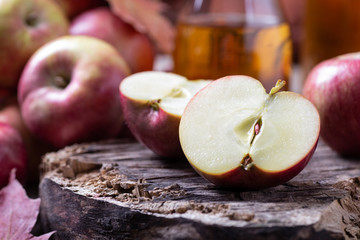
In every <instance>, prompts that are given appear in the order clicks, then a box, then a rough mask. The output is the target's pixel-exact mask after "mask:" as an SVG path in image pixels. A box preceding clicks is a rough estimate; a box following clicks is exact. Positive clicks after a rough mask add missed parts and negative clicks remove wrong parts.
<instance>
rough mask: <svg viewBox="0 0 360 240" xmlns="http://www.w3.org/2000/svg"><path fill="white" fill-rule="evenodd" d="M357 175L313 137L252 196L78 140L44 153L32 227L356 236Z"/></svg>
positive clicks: (218, 235) (125, 234)
mask: <svg viewBox="0 0 360 240" xmlns="http://www.w3.org/2000/svg"><path fill="white" fill-rule="evenodd" d="M359 176H360V160H356V159H346V158H342V157H340V156H338V155H337V154H336V153H334V152H333V151H332V150H330V148H329V147H327V146H326V145H325V144H324V143H323V142H322V141H320V142H319V145H318V147H317V150H316V151H315V154H314V156H313V158H312V160H311V161H310V163H309V164H308V166H307V167H306V168H305V169H304V170H303V171H302V172H301V173H300V174H299V175H298V176H296V177H295V178H293V179H292V180H290V181H289V182H287V183H286V184H283V185H279V186H277V187H273V188H269V189H264V190H261V191H239V190H229V189H222V188H218V187H216V186H214V185H213V184H211V183H209V182H207V181H206V180H204V179H203V178H201V177H200V176H199V175H198V174H197V173H196V172H195V171H194V170H193V169H192V168H191V166H190V165H189V164H188V162H187V161H186V159H179V160H174V159H166V158H161V157H159V156H157V155H155V154H153V153H152V152H151V151H150V150H148V149H147V148H146V147H144V146H143V145H142V144H140V143H137V142H133V141H130V140H125V139H115V140H109V141H103V142H94V143H85V144H79V145H73V146H69V147H66V148H64V149H62V150H60V151H58V152H53V153H48V154H46V155H45V156H44V157H43V161H42V180H41V183H40V188H39V193H40V197H41V210H40V222H41V225H42V227H43V229H44V230H45V231H50V230H55V231H56V233H55V235H54V236H53V238H54V239H206V240H210V239H227V240H230V239H252V240H257V239H267V240H268V239H270V240H271V239H276V240H279V239H286V240H289V239H290V240H292V239H360V178H359Z"/></svg>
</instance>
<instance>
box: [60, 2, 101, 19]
mask: <svg viewBox="0 0 360 240" xmlns="http://www.w3.org/2000/svg"><path fill="white" fill-rule="evenodd" d="M55 2H57V3H58V4H59V5H60V7H61V9H62V10H63V11H64V12H65V14H66V16H67V17H68V18H69V19H72V18H74V17H75V16H77V15H79V14H81V13H83V12H85V11H87V10H90V9H92V8H96V7H100V6H106V5H107V1H106V0H55Z"/></svg>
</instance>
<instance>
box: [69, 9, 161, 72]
mask: <svg viewBox="0 0 360 240" xmlns="http://www.w3.org/2000/svg"><path fill="white" fill-rule="evenodd" d="M70 34H71V35H86V36H91V37H96V38H99V39H101V40H104V41H106V42H108V43H110V44H111V45H113V46H114V47H115V48H116V49H117V50H118V51H119V52H120V54H121V55H122V56H123V57H124V58H125V61H126V62H127V63H128V65H129V67H130V69H131V72H132V73H136V72H142V71H149V70H152V69H153V64H154V59H155V46H154V45H153V44H152V42H151V41H150V39H149V38H148V36H147V35H146V34H143V33H140V32H138V31H136V30H135V29H134V28H133V27H132V26H131V25H130V24H128V23H126V22H124V21H123V20H122V19H121V18H120V17H118V16H117V15H115V14H114V13H113V12H112V11H111V10H110V9H109V8H106V7H101V8H96V9H93V10H90V11H87V12H85V13H83V14H81V15H79V16H78V17H76V18H75V19H74V20H73V21H72V23H71V26H70Z"/></svg>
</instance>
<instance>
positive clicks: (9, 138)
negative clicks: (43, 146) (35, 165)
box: [0, 122, 27, 188]
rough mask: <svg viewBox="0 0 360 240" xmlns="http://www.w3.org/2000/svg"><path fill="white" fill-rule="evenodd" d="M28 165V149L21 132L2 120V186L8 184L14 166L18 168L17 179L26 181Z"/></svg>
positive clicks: (0, 158) (0, 135) (0, 176)
mask: <svg viewBox="0 0 360 240" xmlns="http://www.w3.org/2000/svg"><path fill="white" fill-rule="evenodd" d="M26 165H27V157H26V150H25V146H24V143H23V140H22V138H21V135H20V133H19V132H18V131H17V130H16V129H15V128H13V127H12V126H10V125H8V124H5V123H2V122H0V166H1V171H0V188H2V187H4V186H6V185H7V183H8V179H9V176H10V172H11V169H13V168H16V177H17V179H18V180H19V181H20V182H22V183H24V182H25V180H26Z"/></svg>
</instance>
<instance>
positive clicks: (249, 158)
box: [179, 76, 320, 189]
mask: <svg viewBox="0 0 360 240" xmlns="http://www.w3.org/2000/svg"><path fill="white" fill-rule="evenodd" d="M283 85H284V82H283V81H278V83H277V85H276V86H275V87H274V88H273V89H272V90H271V92H270V93H269V94H267V93H266V92H265V89H264V87H263V86H262V84H261V83H260V82H259V81H257V80H256V79H254V78H251V77H247V76H229V77H224V78H221V79H218V80H216V81H214V82H212V83H211V84H209V85H208V86H206V87H205V88H203V89H202V90H201V91H199V92H198V93H197V94H196V95H195V96H194V97H193V98H192V99H191V101H190V102H189V104H188V105H187V107H186V108H185V111H184V113H183V115H182V118H181V122H180V127H179V132H180V133H179V136H180V142H181V146H182V149H183V151H184V153H185V156H186V157H187V159H188V161H189V162H190V164H191V165H192V166H193V167H194V169H195V170H196V171H197V172H198V173H199V174H200V175H202V176H203V177H204V178H206V179H207V180H209V181H210V182H212V183H214V184H216V185H219V186H223V187H231V188H241V189H260V188H266V187H271V186H275V185H278V184H281V183H284V182H286V181H288V180H290V179H291V178H293V177H294V176H296V175H297V174H298V173H299V172H300V171H301V170H302V169H303V168H304V167H305V166H306V164H307V163H308V161H309V160H310V158H311V156H312V154H313V153H314V151H315V149H316V146H317V142H318V139H319V133H320V118H319V114H318V112H317V109H316V108H315V107H314V106H313V104H312V103H311V102H310V101H308V100H307V99H305V98H304V97H303V96H301V95H300V94H297V93H293V92H285V91H284V92H279V90H280V88H281V87H282V86H283Z"/></svg>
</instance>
